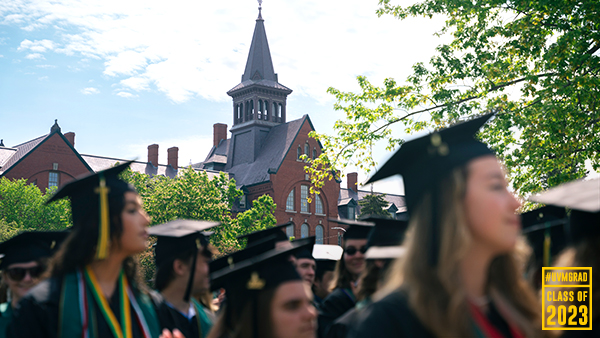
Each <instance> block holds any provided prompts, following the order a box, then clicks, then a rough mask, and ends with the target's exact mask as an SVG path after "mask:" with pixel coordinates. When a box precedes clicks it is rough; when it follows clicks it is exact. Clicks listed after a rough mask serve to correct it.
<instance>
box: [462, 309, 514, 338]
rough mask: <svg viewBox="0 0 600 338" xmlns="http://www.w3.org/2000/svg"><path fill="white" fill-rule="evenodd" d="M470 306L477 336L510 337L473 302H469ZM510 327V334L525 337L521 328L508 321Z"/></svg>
mask: <svg viewBox="0 0 600 338" xmlns="http://www.w3.org/2000/svg"><path fill="white" fill-rule="evenodd" d="M469 308H470V310H471V318H472V319H473V324H474V325H473V326H474V329H475V336H476V337H478V338H479V337H485V338H508V337H505V336H504V335H503V334H502V333H500V331H498V329H497V328H496V327H494V325H492V323H491V322H490V321H489V319H488V318H487V317H486V316H485V315H484V314H483V313H482V312H481V310H480V309H479V308H478V307H477V306H476V305H474V304H472V303H471V302H469ZM508 327H509V329H510V334H511V336H512V337H513V338H524V336H523V335H522V334H521V332H520V331H519V330H517V328H516V327H514V326H513V325H511V324H510V323H508Z"/></svg>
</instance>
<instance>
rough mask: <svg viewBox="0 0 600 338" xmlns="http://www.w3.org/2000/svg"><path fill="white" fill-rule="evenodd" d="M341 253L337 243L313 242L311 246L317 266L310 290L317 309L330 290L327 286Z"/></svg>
mask: <svg viewBox="0 0 600 338" xmlns="http://www.w3.org/2000/svg"><path fill="white" fill-rule="evenodd" d="M343 254H344V249H343V248H342V247H341V246H339V245H331V244H315V246H314V247H313V257H314V258H315V262H316V264H317V268H316V271H315V281H314V282H313V287H312V291H313V294H314V303H315V306H316V307H317V309H319V308H320V307H321V304H322V303H323V300H324V299H325V298H326V297H327V296H328V295H329V293H330V292H331V290H330V289H329V287H330V284H331V280H332V279H333V271H334V270H335V265H336V264H337V262H338V261H339V260H340V258H342V255H343Z"/></svg>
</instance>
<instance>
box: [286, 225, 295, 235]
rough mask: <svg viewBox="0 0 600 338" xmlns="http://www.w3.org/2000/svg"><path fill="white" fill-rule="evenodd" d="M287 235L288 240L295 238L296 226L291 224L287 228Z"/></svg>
mask: <svg viewBox="0 0 600 338" xmlns="http://www.w3.org/2000/svg"><path fill="white" fill-rule="evenodd" d="M285 234H286V235H287V237H288V238H292V237H294V225H293V224H290V225H288V226H287V227H286V228H285Z"/></svg>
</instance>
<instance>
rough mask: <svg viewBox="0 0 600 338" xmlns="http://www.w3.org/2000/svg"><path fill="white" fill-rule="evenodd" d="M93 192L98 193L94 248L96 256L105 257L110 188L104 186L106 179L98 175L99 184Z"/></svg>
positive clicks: (108, 230) (106, 252)
mask: <svg viewBox="0 0 600 338" xmlns="http://www.w3.org/2000/svg"><path fill="white" fill-rule="evenodd" d="M95 192H96V193H97V194H100V228H99V229H98V230H99V233H98V246H97V248H96V258H97V259H105V258H106V257H107V256H108V238H109V237H110V227H109V226H110V225H109V223H108V222H109V213H108V193H109V192H110V188H108V187H107V186H106V179H105V178H104V176H103V175H102V174H101V175H100V186H99V187H98V188H96V190H95Z"/></svg>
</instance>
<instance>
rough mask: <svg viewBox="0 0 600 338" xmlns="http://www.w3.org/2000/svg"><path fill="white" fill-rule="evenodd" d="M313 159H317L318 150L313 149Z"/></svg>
mask: <svg viewBox="0 0 600 338" xmlns="http://www.w3.org/2000/svg"><path fill="white" fill-rule="evenodd" d="M312 158H313V159H315V158H317V148H313V157H312Z"/></svg>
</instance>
